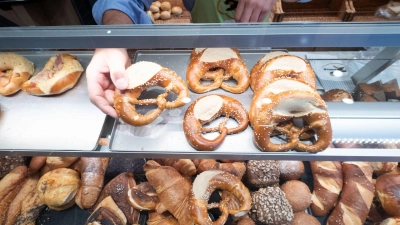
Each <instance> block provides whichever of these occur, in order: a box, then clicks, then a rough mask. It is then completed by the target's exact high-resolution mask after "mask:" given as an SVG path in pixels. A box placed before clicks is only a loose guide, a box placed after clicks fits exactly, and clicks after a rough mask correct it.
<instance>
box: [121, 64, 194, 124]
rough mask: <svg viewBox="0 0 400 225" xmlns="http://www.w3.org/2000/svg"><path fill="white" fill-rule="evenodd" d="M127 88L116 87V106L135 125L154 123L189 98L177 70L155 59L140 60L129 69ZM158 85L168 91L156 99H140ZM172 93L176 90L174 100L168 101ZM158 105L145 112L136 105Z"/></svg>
mask: <svg viewBox="0 0 400 225" xmlns="http://www.w3.org/2000/svg"><path fill="white" fill-rule="evenodd" d="M127 73H128V88H127V89H126V90H118V89H116V90H115V97H114V106H115V110H116V111H117V113H118V115H119V116H120V117H121V119H122V120H123V121H125V122H126V123H128V124H131V125H133V126H144V125H147V124H149V123H151V122H153V121H154V120H155V119H156V118H157V117H158V116H159V115H160V114H161V113H162V112H163V110H164V109H172V108H177V107H181V106H183V105H184V104H186V102H188V101H190V99H189V98H188V97H189V91H188V88H187V85H186V83H185V82H184V81H183V79H182V78H180V77H179V76H178V75H177V74H176V73H175V72H174V71H172V70H170V69H167V68H165V67H162V66H161V65H158V64H156V63H153V62H138V63H135V64H133V65H132V66H130V67H129V68H128V69H127ZM155 86H159V87H162V88H164V90H165V92H164V93H162V94H160V95H158V96H157V98H155V99H139V97H140V96H141V94H142V92H143V91H144V90H146V89H148V88H150V87H155ZM170 92H173V93H176V94H177V98H176V99H175V100H174V101H167V99H166V98H167V96H168V94H169V93H170ZM150 104H156V105H157V108H156V109H155V110H152V111H151V112H149V113H147V114H145V115H142V114H140V113H138V112H137V111H136V108H135V105H150Z"/></svg>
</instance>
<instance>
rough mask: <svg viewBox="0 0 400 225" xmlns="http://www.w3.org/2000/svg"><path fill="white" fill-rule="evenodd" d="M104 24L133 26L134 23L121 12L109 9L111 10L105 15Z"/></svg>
mask: <svg viewBox="0 0 400 225" xmlns="http://www.w3.org/2000/svg"><path fill="white" fill-rule="evenodd" d="M102 24H104V25H111V24H133V21H132V19H131V18H130V17H129V16H128V15H126V14H125V13H123V12H121V11H119V10H115V9H109V10H107V11H105V12H104V14H103V18H102Z"/></svg>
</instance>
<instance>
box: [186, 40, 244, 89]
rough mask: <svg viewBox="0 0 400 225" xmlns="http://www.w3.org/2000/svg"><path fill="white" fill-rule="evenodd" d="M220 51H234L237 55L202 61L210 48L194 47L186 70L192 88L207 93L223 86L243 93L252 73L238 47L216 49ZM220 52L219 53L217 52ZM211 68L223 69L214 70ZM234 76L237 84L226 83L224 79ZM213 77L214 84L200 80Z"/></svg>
mask: <svg viewBox="0 0 400 225" xmlns="http://www.w3.org/2000/svg"><path fill="white" fill-rule="evenodd" d="M215 50H218V51H221V52H222V51H233V52H235V53H236V57H234V58H227V59H220V60H218V59H216V60H215V61H212V60H211V61H202V60H201V58H202V56H203V54H204V53H205V52H207V51H208V49H203V50H202V51H200V50H199V49H193V51H192V54H191V55H190V62H189V66H188V68H187V71H186V80H187V82H188V86H189V88H190V90H192V91H193V92H196V93H205V92H208V91H211V90H214V89H217V88H220V87H221V88H222V89H224V90H226V91H229V92H232V93H237V94H238V93H242V92H244V91H246V90H247V88H248V86H249V84H250V73H249V71H248V69H247V67H246V64H245V63H244V62H243V60H242V58H241V56H240V53H239V51H238V50H237V49H236V48H221V49H215ZM216 54H218V53H216ZM211 69H222V70H220V71H219V72H212V71H211ZM230 78H233V79H235V80H236V81H237V85H236V86H230V85H228V84H226V83H224V82H223V81H224V80H228V79H230ZM202 79H211V80H213V83H212V84H209V85H202V84H201V82H200V80H202Z"/></svg>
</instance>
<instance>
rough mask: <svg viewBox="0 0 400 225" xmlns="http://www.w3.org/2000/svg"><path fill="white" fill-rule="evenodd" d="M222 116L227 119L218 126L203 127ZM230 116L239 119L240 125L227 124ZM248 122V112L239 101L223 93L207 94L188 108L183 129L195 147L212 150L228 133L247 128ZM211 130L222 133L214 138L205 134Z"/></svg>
mask: <svg viewBox="0 0 400 225" xmlns="http://www.w3.org/2000/svg"><path fill="white" fill-rule="evenodd" d="M221 116H225V119H224V120H223V121H222V122H221V123H220V124H219V125H218V126H217V127H207V128H206V127H203V125H204V124H207V123H210V122H211V121H213V120H215V119H217V118H218V117H221ZM230 117H232V118H233V119H235V120H236V121H237V123H238V126H236V127H233V128H227V127H226V126H225V125H226V123H227V121H228V120H229V118H230ZM248 123H249V119H248V113H247V111H246V109H245V108H244V107H243V106H242V104H241V103H240V102H239V101H237V100H236V99H233V98H231V97H227V96H223V95H206V96H203V97H201V98H198V99H197V100H196V101H194V102H193V103H192V104H191V105H190V106H189V108H188V109H187V110H186V113H185V116H184V118H183V131H184V133H185V136H186V139H187V140H188V142H189V144H190V145H192V146H193V147H194V148H195V149H197V150H202V151H212V150H215V149H216V148H218V147H219V146H220V145H221V144H222V142H223V141H224V139H225V137H226V136H227V135H228V134H234V133H238V132H241V131H243V130H245V129H246V128H247V125H248ZM211 132H219V133H220V135H219V136H218V137H216V138H215V139H214V140H209V139H207V138H205V137H204V136H203V133H211Z"/></svg>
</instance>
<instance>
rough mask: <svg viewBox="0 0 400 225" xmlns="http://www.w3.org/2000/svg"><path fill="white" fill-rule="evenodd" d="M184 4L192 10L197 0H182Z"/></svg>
mask: <svg viewBox="0 0 400 225" xmlns="http://www.w3.org/2000/svg"><path fill="white" fill-rule="evenodd" d="M199 1H205V0H199ZM182 2H183V5H184V6H185V8H186V9H187V10H188V11H189V12H191V11H192V9H193V6H194V2H195V0H182Z"/></svg>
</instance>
